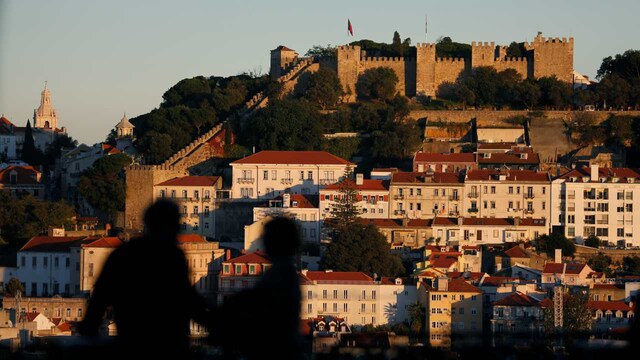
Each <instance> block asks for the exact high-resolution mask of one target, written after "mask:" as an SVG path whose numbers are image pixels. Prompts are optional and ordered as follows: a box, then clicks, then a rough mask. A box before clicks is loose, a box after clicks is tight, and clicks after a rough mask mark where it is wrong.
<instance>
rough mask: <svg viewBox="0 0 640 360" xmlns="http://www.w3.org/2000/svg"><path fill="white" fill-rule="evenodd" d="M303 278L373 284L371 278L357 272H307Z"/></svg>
mask: <svg viewBox="0 0 640 360" xmlns="http://www.w3.org/2000/svg"><path fill="white" fill-rule="evenodd" d="M305 276H306V277H307V278H308V279H309V280H311V281H331V282H341V281H347V282H351V281H357V282H373V278H371V277H370V276H368V275H367V274H365V273H363V272H359V271H328V272H327V271H307V273H306V275H305Z"/></svg>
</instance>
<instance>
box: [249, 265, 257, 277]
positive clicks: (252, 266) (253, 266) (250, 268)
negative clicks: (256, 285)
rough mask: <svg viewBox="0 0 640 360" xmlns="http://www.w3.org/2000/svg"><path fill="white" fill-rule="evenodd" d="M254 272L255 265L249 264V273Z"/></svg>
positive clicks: (252, 273)
mask: <svg viewBox="0 0 640 360" xmlns="http://www.w3.org/2000/svg"><path fill="white" fill-rule="evenodd" d="M255 273H256V266H255V265H249V274H250V275H254V274H255Z"/></svg>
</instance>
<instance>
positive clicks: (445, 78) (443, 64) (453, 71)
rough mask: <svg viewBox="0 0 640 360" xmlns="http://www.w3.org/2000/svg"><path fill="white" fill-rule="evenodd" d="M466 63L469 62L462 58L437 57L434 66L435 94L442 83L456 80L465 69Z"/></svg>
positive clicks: (466, 67)
mask: <svg viewBox="0 0 640 360" xmlns="http://www.w3.org/2000/svg"><path fill="white" fill-rule="evenodd" d="M468 65H469V62H468V61H466V60H465V59H462V58H437V59H436V62H435V66H434V77H435V90H436V94H437V93H438V89H439V88H440V86H441V85H442V84H444V83H455V82H456V81H458V79H459V78H460V76H461V75H464V73H465V71H467V69H468ZM434 95H435V94H434Z"/></svg>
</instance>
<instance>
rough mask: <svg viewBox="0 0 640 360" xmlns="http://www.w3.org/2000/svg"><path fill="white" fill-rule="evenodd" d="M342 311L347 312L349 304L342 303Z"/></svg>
mask: <svg viewBox="0 0 640 360" xmlns="http://www.w3.org/2000/svg"><path fill="white" fill-rule="evenodd" d="M342 311H344V312H349V304H347V303H344V304H343V305H342Z"/></svg>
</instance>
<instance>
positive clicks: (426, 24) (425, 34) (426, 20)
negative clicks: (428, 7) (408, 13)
mask: <svg viewBox="0 0 640 360" xmlns="http://www.w3.org/2000/svg"><path fill="white" fill-rule="evenodd" d="M428 20H429V19H428V17H427V14H424V42H425V43H429V39H428V38H427V34H428Z"/></svg>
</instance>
